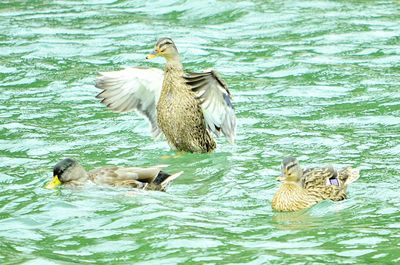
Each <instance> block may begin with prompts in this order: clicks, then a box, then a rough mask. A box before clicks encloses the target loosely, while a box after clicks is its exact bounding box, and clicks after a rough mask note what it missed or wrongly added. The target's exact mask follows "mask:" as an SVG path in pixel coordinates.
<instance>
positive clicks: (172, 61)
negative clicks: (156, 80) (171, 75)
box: [165, 54, 183, 73]
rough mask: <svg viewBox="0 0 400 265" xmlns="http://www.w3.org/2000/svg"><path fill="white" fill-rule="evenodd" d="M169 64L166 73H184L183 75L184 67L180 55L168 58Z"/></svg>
mask: <svg viewBox="0 0 400 265" xmlns="http://www.w3.org/2000/svg"><path fill="white" fill-rule="evenodd" d="M165 59H166V60H167V63H166V64H165V72H167V73H168V72H182V73H183V66H182V63H181V59H180V57H179V55H178V54H176V55H174V56H171V57H166V58H165Z"/></svg>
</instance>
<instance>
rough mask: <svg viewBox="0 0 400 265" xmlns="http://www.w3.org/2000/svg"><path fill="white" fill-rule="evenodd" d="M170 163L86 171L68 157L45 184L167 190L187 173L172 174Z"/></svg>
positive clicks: (52, 186) (55, 167)
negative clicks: (168, 169) (173, 182)
mask: <svg viewBox="0 0 400 265" xmlns="http://www.w3.org/2000/svg"><path fill="white" fill-rule="evenodd" d="M165 167H167V165H158V166H152V167H118V166H108V167H102V168H96V169H93V170H90V171H86V170H85V169H84V168H83V167H82V166H81V165H80V163H79V162H78V161H77V160H75V159H72V158H65V159H63V160H61V161H59V162H58V163H57V164H56V165H55V166H54V167H53V177H52V180H51V181H50V182H49V183H47V185H46V186H45V187H46V188H47V189H54V188H56V187H58V186H60V185H64V186H69V187H79V186H84V185H85V184H87V183H94V184H96V185H101V186H114V187H127V188H136V189H143V190H157V191H165V190H166V188H167V186H168V185H169V184H170V183H171V182H172V181H173V180H174V179H176V178H177V177H179V176H180V175H181V174H182V173H183V172H182V171H181V172H178V173H175V174H172V175H170V174H168V173H166V172H164V171H163V169H164V168H165Z"/></svg>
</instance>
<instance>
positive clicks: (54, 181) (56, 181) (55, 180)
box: [46, 175, 61, 189]
mask: <svg viewBox="0 0 400 265" xmlns="http://www.w3.org/2000/svg"><path fill="white" fill-rule="evenodd" d="M60 185H61V181H60V180H59V179H58V176H57V175H55V176H53V179H52V180H51V181H50V182H49V183H47V185H46V189H54V188H56V187H57V186H60Z"/></svg>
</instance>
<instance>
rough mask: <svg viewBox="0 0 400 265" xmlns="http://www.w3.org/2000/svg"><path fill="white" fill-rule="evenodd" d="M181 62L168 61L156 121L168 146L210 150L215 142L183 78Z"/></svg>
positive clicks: (193, 95) (213, 147) (191, 149)
mask: <svg viewBox="0 0 400 265" xmlns="http://www.w3.org/2000/svg"><path fill="white" fill-rule="evenodd" d="M183 74H184V72H183V69H182V67H181V65H179V64H174V63H167V65H166V66H165V72H164V81H163V87H162V91H161V95H160V99H159V101H158V104H157V121H158V124H159V126H160V128H161V130H162V132H163V133H164V135H165V137H166V138H167V141H168V143H169V145H170V146H171V147H172V148H174V149H177V150H181V151H186V152H200V153H205V152H211V151H213V150H214V149H215V148H216V143H215V141H214V139H213V138H212V137H211V135H210V133H209V132H208V130H207V128H206V124H205V122H204V117H203V112H202V110H201V108H200V105H199V102H198V100H197V99H196V98H195V94H194V92H192V90H191V88H190V87H189V86H188V85H187V84H186V83H185V80H184V79H183V78H182V76H183Z"/></svg>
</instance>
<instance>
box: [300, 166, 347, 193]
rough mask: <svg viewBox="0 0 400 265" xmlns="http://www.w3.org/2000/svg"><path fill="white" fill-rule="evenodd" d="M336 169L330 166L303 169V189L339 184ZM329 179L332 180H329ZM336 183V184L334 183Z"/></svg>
mask: <svg viewBox="0 0 400 265" xmlns="http://www.w3.org/2000/svg"><path fill="white" fill-rule="evenodd" d="M337 177H338V174H337V171H336V170H335V169H334V168H333V167H332V166H327V167H320V168H309V169H306V170H304V172H303V177H302V183H303V187H304V188H305V189H309V188H310V187H325V186H329V185H335V186H340V184H339V182H337V183H336V181H334V180H338V178H337ZM329 180H332V181H331V182H332V183H331V182H330V181H329ZM336 184H337V185H336Z"/></svg>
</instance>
